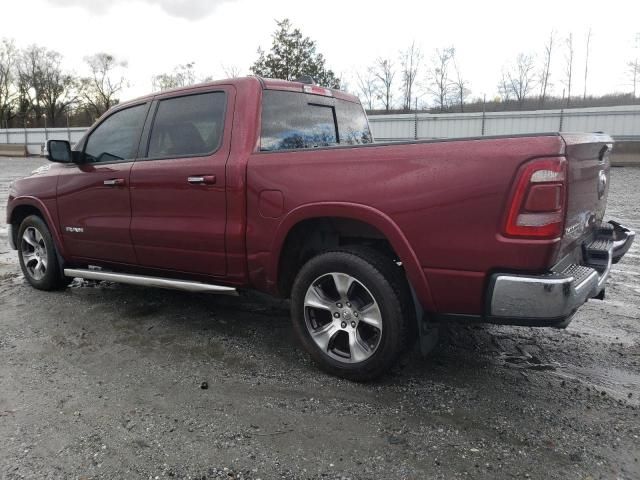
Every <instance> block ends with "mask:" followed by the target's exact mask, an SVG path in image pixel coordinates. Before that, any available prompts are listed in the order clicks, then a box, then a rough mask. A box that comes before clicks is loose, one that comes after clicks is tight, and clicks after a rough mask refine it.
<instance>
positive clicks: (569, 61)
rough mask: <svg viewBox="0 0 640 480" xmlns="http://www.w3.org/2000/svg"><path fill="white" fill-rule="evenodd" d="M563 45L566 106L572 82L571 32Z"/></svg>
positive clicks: (572, 53)
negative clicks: (564, 50)
mask: <svg viewBox="0 0 640 480" xmlns="http://www.w3.org/2000/svg"><path fill="white" fill-rule="evenodd" d="M565 47H566V53H565V61H566V66H565V79H564V82H563V83H564V85H565V87H567V107H568V106H569V105H570V103H571V86H572V83H573V56H574V50H573V33H570V34H569V36H568V37H567V39H566V40H565Z"/></svg>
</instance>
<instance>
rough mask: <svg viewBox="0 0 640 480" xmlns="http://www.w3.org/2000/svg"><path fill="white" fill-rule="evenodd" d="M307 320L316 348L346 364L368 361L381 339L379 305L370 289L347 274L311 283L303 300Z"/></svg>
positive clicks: (323, 278)
mask: <svg viewBox="0 0 640 480" xmlns="http://www.w3.org/2000/svg"><path fill="white" fill-rule="evenodd" d="M304 320H305V324H306V327H307V330H308V332H309V334H310V335H311V338H312V339H313V341H314V342H315V344H316V345H317V346H318V347H319V348H320V349H321V350H322V351H323V352H324V353H326V354H327V355H329V356H330V357H331V358H333V359H335V360H338V361H340V362H344V363H359V362H363V361H365V360H367V359H368V358H370V357H371V356H372V355H373V354H374V353H375V352H376V350H377V349H378V346H379V345H380V340H381V338H382V313H381V311H380V307H379V306H378V302H377V301H376V299H375V297H374V296H373V295H372V294H371V292H370V291H369V290H368V289H367V287H365V286H364V285H363V284H362V283H361V282H359V281H358V280H357V279H356V278H355V277H352V276H351V275H347V274H345V273H337V272H333V273H327V274H325V275H322V276H320V277H318V278H316V279H315V280H314V281H313V282H312V283H311V286H310V287H309V288H308V289H307V293H306V295H305V298H304Z"/></svg>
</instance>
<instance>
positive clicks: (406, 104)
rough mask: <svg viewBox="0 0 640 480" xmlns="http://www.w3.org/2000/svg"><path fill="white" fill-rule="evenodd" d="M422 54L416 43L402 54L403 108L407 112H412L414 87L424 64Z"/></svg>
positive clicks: (412, 43)
mask: <svg viewBox="0 0 640 480" xmlns="http://www.w3.org/2000/svg"><path fill="white" fill-rule="evenodd" d="M422 58H423V56H422V52H421V51H420V48H418V47H417V46H416V42H415V41H413V42H411V45H410V46H409V47H408V48H407V49H406V50H403V51H402V52H400V65H401V66H402V106H403V108H404V109H405V110H411V105H412V104H413V99H414V97H415V95H414V93H415V92H414V86H415V82H416V78H417V77H418V70H419V68H420V64H421V63H422Z"/></svg>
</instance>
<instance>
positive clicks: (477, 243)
mask: <svg viewBox="0 0 640 480" xmlns="http://www.w3.org/2000/svg"><path fill="white" fill-rule="evenodd" d="M611 147H612V140H611V138H610V137H608V136H606V135H602V134H558V133H549V134H538V135H523V136H512V137H483V138H468V139H462V140H458V139H456V140H438V141H415V142H403V143H387V144H382V143H375V142H374V141H373V138H372V135H371V132H370V130H369V125H368V121H367V117H366V115H365V112H364V111H363V109H362V106H361V105H360V103H359V101H358V99H357V98H356V97H354V96H352V95H348V94H346V93H343V92H340V91H336V90H330V89H326V88H321V87H318V86H316V85H313V84H306V83H302V82H285V81H280V80H268V79H262V78H258V77H249V78H240V79H233V80H224V81H220V82H213V83H208V84H204V85H198V86H193V87H188V88H182V89H177V90H172V91H168V92H162V93H158V94H154V95H150V96H147V97H143V98H139V99H137V100H134V101H131V102H128V103H125V104H121V105H118V106H117V107H115V108H113V109H112V110H110V111H109V112H107V113H106V114H105V115H104V116H103V117H102V118H100V119H99V120H98V121H97V122H96V124H95V125H94V126H93V127H91V128H90V129H89V131H88V132H87V133H86V135H85V136H84V137H83V139H82V140H81V141H79V142H78V144H77V145H75V147H74V148H73V149H71V147H70V145H69V143H68V142H65V141H59V140H51V141H49V142H48V148H47V149H48V158H49V160H51V161H52V162H55V163H54V164H51V165H49V166H48V168H43V169H39V170H38V171H37V172H34V174H33V175H32V176H30V177H27V178H24V179H21V180H18V181H16V182H15V183H14V184H13V185H12V186H11V188H10V192H9V201H8V209H7V222H8V224H9V226H10V235H9V236H10V239H11V243H12V246H13V248H15V249H17V250H18V255H19V260H20V265H21V267H22V271H23V273H24V276H25V277H26V279H27V280H28V281H29V283H31V285H33V286H34V287H36V288H39V289H43V290H52V289H58V288H64V287H66V286H67V285H68V284H69V282H70V280H71V279H72V278H73V277H81V278H88V279H96V280H109V281H116V282H124V283H131V284H138V285H150V286H158V287H167V288H178V289H186V290H192V291H212V292H233V291H234V290H235V289H236V288H253V289H257V290H261V291H264V292H268V293H270V294H273V295H279V296H282V297H285V298H290V299H291V317H292V321H293V328H294V330H295V332H296V335H297V337H298V338H299V340H300V342H301V343H302V345H303V346H304V347H305V348H306V349H307V350H308V351H309V353H310V354H311V356H312V357H313V358H314V359H315V360H316V361H317V362H318V363H319V364H320V366H321V367H323V368H324V369H326V370H328V371H329V372H332V373H334V374H336V375H340V376H343V377H346V378H350V379H355V380H365V379H370V378H373V377H375V376H377V375H380V374H381V373H382V372H384V371H385V370H387V369H388V368H389V367H390V366H391V365H392V364H393V362H394V361H395V360H396V359H397V357H398V355H399V354H400V353H401V352H402V351H403V350H404V349H406V348H407V347H408V346H410V345H412V344H413V343H414V341H415V340H416V339H420V340H421V342H422V344H423V345H427V344H428V343H429V340H430V335H432V333H431V332H433V331H434V329H433V325H434V324H437V323H438V322H443V321H447V320H450V319H469V320H472V321H473V320H476V321H487V322H498V323H506V324H516V325H533V326H555V327H563V326H566V325H567V324H568V322H569V320H570V319H571V317H572V316H573V314H574V313H575V312H576V310H577V309H578V308H579V307H580V306H581V305H582V304H583V303H585V302H586V301H587V300H588V299H590V298H593V297H596V298H597V297H599V298H602V296H603V295H604V288H605V282H606V279H607V275H608V273H609V270H610V267H611V264H612V263H615V262H617V261H618V260H620V258H621V257H622V256H623V255H624V254H625V252H626V251H627V250H628V248H629V246H630V245H631V242H632V241H633V238H634V233H633V232H632V231H630V230H629V229H627V228H625V227H623V226H622V225H619V224H617V223H614V222H608V223H605V222H604V220H603V218H604V213H605V205H606V198H607V192H608V187H609V185H608V183H609V182H608V179H609V159H608V157H609V152H610V151H611Z"/></svg>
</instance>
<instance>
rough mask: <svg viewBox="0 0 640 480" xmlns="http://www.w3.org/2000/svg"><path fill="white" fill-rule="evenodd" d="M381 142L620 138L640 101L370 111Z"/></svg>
mask: <svg viewBox="0 0 640 480" xmlns="http://www.w3.org/2000/svg"><path fill="white" fill-rule="evenodd" d="M369 122H370V125H371V130H372V132H373V136H374V138H375V139H376V140H377V141H379V142H389V141H402V140H414V139H436V138H460V137H480V136H483V135H513V134H527V133H543V132H558V131H564V132H605V133H608V134H609V135H611V136H613V137H614V138H616V139H618V140H623V139H624V140H640V105H628V106H622V107H599V108H575V109H569V110H536V111H527V112H489V113H486V114H483V113H475V112H474V113H449V114H428V113H420V114H417V115H416V114H401V115H372V116H370V117H369ZM85 131H86V128H77V127H74V128H68V129H67V128H48V129H46V130H45V129H44V128H30V129H26V130H25V129H22V128H14V129H9V130H3V129H0V143H10V144H18V145H26V147H27V149H28V151H29V153H30V154H36V155H38V154H40V153H42V151H43V149H44V145H45V144H46V142H47V139H60V140H63V139H64V140H69V141H70V142H71V143H72V144H73V143H76V142H77V141H78V140H80V138H81V137H82V135H84V132H85Z"/></svg>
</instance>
